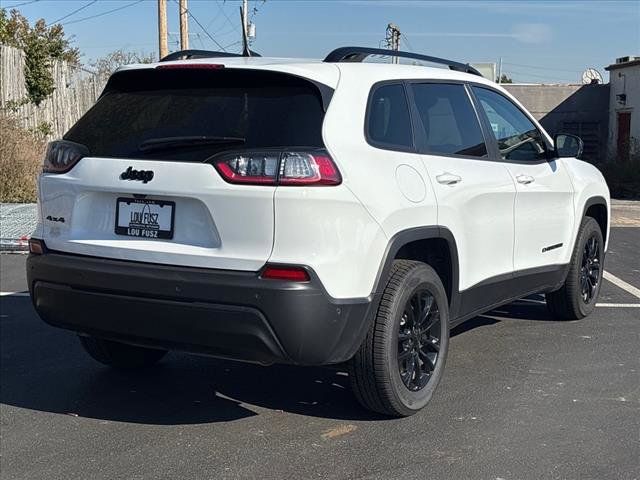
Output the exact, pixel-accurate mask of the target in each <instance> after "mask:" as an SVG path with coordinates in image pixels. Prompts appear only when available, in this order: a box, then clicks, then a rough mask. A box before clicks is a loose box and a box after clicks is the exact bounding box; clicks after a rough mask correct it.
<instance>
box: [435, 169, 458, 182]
mask: <svg viewBox="0 0 640 480" xmlns="http://www.w3.org/2000/svg"><path fill="white" fill-rule="evenodd" d="M436 180H437V181H438V183H442V184H443V185H455V184H456V183H460V182H461V181H462V177H461V176H459V175H454V174H453V173H449V172H444V173H443V174H441V175H438V176H437V177H436Z"/></svg>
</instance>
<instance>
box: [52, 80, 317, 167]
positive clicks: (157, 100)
mask: <svg viewBox="0 0 640 480" xmlns="http://www.w3.org/2000/svg"><path fill="white" fill-rule="evenodd" d="M327 88H328V87H327ZM323 120H324V108H323V104H322V98H321V95H320V91H319V90H318V87H317V86H316V85H315V84H313V83H311V82H309V81H307V80H305V79H302V78H298V77H294V76H291V75H287V74H283V73H275V72H261V71H256V70H253V71H252V70H240V69H228V70H225V69H220V70H204V69H182V70H181V69H167V70H161V69H160V70H158V69H148V70H147V69H145V70H132V71H124V72H120V73H116V74H115V75H114V76H113V77H112V78H111V80H110V81H109V84H108V85H107V88H106V90H105V93H104V94H103V96H102V97H101V98H100V99H99V100H98V102H97V103H96V104H95V105H94V107H93V108H91V110H89V111H88V112H87V113H86V114H85V115H84V116H83V117H82V118H81V119H80V120H79V121H78V122H77V123H76V124H75V125H74V126H73V127H72V128H71V130H69V132H68V133H67V134H66V135H65V137H64V138H65V140H70V141H73V142H76V143H80V144H83V145H85V146H87V148H88V149H89V151H90V154H91V155H94V156H104V157H121V158H122V157H132V158H156V159H166V160H180V161H204V160H206V159H207V158H209V157H210V156H211V155H213V154H215V153H218V152H220V151H224V150H230V149H261V148H270V147H274V148H277V147H323V142H322V122H323Z"/></svg>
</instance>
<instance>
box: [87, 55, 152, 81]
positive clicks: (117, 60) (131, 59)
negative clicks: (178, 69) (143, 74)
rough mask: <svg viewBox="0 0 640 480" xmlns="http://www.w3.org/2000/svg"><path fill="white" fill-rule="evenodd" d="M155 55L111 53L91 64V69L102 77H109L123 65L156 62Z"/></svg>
mask: <svg viewBox="0 0 640 480" xmlns="http://www.w3.org/2000/svg"><path fill="white" fill-rule="evenodd" d="M155 60H156V58H155V55H153V54H152V53H144V52H129V51H126V50H123V49H120V50H116V51H115V52H111V53H109V54H107V55H106V56H104V57H102V58H99V59H98V60H96V61H94V62H92V63H91V67H92V68H93V70H94V71H95V72H96V74H97V75H100V76H109V75H111V74H112V73H113V72H115V71H116V70H117V69H118V68H119V67H121V66H122V65H129V64H131V63H152V62H155Z"/></svg>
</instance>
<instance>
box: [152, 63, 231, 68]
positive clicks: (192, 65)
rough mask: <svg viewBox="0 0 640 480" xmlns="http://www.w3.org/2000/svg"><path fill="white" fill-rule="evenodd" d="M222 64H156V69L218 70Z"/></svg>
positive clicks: (222, 66)
mask: <svg viewBox="0 0 640 480" xmlns="http://www.w3.org/2000/svg"><path fill="white" fill-rule="evenodd" d="M221 68H224V65H222V64H218V63H172V64H170V65H158V66H157V67H156V70H194V69H195V70H219V69H221Z"/></svg>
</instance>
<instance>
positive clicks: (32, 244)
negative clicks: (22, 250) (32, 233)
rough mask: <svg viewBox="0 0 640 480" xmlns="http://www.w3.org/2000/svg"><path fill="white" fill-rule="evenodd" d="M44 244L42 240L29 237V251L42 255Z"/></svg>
mask: <svg viewBox="0 0 640 480" xmlns="http://www.w3.org/2000/svg"><path fill="white" fill-rule="evenodd" d="M44 250H45V246H44V242H43V241H42V240H38V239H37V238H30V239H29V253H33V254H34V255H42V254H43V253H44Z"/></svg>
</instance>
